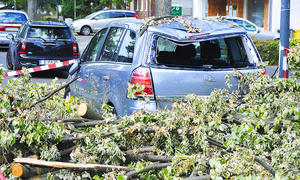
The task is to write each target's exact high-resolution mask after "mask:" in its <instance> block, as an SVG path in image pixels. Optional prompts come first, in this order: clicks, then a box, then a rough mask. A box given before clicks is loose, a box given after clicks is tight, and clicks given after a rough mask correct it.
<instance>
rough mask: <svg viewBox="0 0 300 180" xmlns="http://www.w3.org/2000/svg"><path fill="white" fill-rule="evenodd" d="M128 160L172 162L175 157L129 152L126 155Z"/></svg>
mask: <svg viewBox="0 0 300 180" xmlns="http://www.w3.org/2000/svg"><path fill="white" fill-rule="evenodd" d="M125 158H126V160H127V161H140V160H145V161H153V162H155V161H159V162H171V161H172V158H173V157H169V156H161V155H152V154H127V155H126V156H125Z"/></svg>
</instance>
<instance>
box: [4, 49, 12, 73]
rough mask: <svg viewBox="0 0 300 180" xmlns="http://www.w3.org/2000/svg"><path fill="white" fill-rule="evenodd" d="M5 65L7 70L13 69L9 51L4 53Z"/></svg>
mask: <svg viewBox="0 0 300 180" xmlns="http://www.w3.org/2000/svg"><path fill="white" fill-rule="evenodd" d="M6 67H7V69H8V70H13V64H12V62H11V56H10V53H9V51H8V52H7V54H6Z"/></svg>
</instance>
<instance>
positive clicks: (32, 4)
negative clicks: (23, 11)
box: [27, 0, 38, 20]
mask: <svg viewBox="0 0 300 180" xmlns="http://www.w3.org/2000/svg"><path fill="white" fill-rule="evenodd" d="M27 7H28V9H27V12H28V16H29V19H31V20H38V19H37V1H36V0H28V1H27Z"/></svg>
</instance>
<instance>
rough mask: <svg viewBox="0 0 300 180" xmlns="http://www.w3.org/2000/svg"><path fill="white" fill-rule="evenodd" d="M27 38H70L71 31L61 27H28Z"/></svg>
mask: <svg viewBox="0 0 300 180" xmlns="http://www.w3.org/2000/svg"><path fill="white" fill-rule="evenodd" d="M28 38H42V39H70V38H71V32H70V30H69V29H68V28H63V27H30V29H29V31H28Z"/></svg>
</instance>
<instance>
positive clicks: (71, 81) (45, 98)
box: [23, 76, 79, 109]
mask: <svg viewBox="0 0 300 180" xmlns="http://www.w3.org/2000/svg"><path fill="white" fill-rule="evenodd" d="M78 78H79V77H78V76H75V77H74V78H73V79H71V80H70V81H69V82H67V83H65V84H64V85H62V86H60V87H59V88H57V89H55V90H53V91H52V92H50V93H49V94H48V95H47V96H46V97H44V98H42V99H40V100H38V101H37V102H35V103H33V104H31V105H29V106H27V107H24V108H23V109H30V108H32V107H33V106H35V105H37V104H39V103H41V102H43V101H45V100H47V99H49V98H50V97H51V96H53V95H54V94H55V93H57V92H58V91H60V90H62V89H64V88H66V87H67V86H69V85H70V84H71V83H73V82H74V81H76V80H77V79H78Z"/></svg>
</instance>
